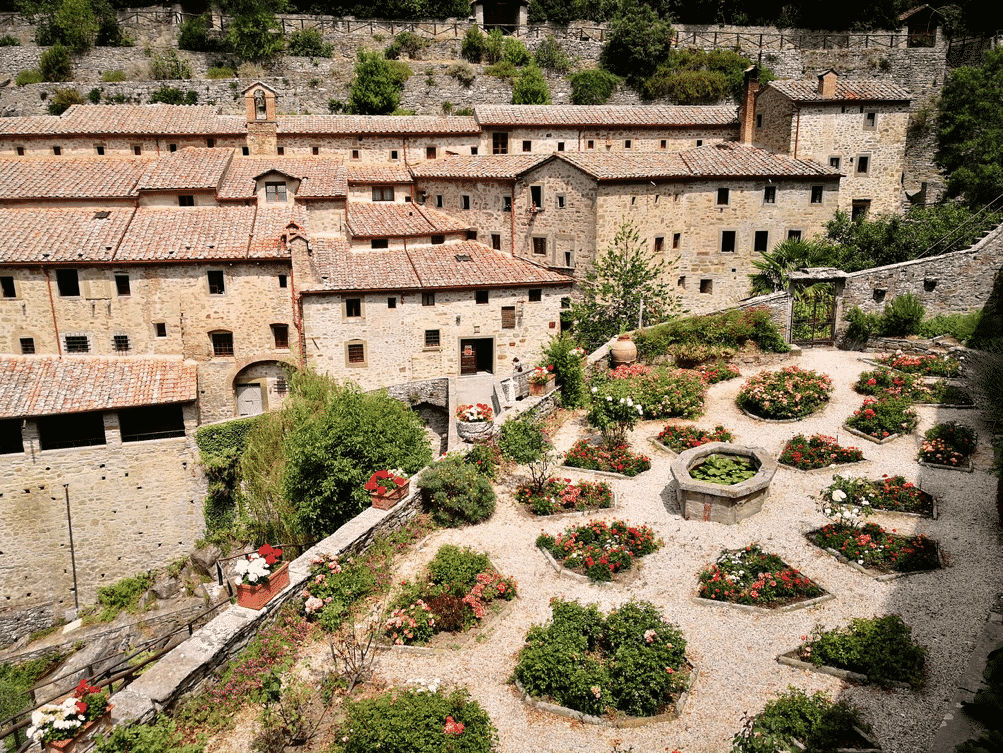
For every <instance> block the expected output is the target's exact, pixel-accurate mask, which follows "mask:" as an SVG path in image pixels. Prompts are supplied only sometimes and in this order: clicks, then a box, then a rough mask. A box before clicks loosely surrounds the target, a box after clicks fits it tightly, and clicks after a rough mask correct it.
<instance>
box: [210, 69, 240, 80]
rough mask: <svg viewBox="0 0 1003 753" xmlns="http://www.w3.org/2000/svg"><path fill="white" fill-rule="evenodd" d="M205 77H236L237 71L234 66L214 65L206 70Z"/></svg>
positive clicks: (215, 78)
mask: <svg viewBox="0 0 1003 753" xmlns="http://www.w3.org/2000/svg"><path fill="white" fill-rule="evenodd" d="M205 77H206V78H208V79H214V80H217V79H221V78H236V77H237V72H236V71H235V70H233V68H227V67H226V66H213V67H212V68H210V69H209V70H207V71H206V73H205Z"/></svg>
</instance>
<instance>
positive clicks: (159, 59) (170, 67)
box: [150, 50, 195, 81]
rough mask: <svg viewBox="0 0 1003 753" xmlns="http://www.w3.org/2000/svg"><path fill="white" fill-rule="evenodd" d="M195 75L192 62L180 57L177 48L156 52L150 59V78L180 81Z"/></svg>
mask: <svg viewBox="0 0 1003 753" xmlns="http://www.w3.org/2000/svg"><path fill="white" fill-rule="evenodd" d="M194 77H195V70H194V68H192V64H191V63H190V62H189V61H188V60H185V59H184V58H182V57H180V56H179V55H178V52H177V50H164V52H163V54H161V53H159V52H158V53H154V55H153V60H151V61H150V78H152V79H153V80H154V81H180V80H183V79H189V78H194Z"/></svg>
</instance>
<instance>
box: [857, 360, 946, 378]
mask: <svg viewBox="0 0 1003 753" xmlns="http://www.w3.org/2000/svg"><path fill="white" fill-rule="evenodd" d="M903 355H910V354H906V353H903ZM931 355H932V354H931ZM951 358H954V356H951ZM955 360H957V359H955ZM860 361H861V362H862V363H866V364H870V365H871V366H875V367H877V368H879V369H888V370H889V371H894V372H896V373H899V374H905V375H906V376H918V377H921V378H923V379H937V380H940V379H947V380H954V381H958V380H960V379H963V378H964V376H963V375H964V373H965V366H964V364H962V366H961V369H960V370H959V371H958V376H953V377H949V376H937V375H936V374H918V373H916V372H915V371H902V369H896V368H895V367H893V366H889V365H888V364H886V363H880V362H878V361H876V360H875V359H873V358H861V359H860Z"/></svg>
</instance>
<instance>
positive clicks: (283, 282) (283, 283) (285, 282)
mask: <svg viewBox="0 0 1003 753" xmlns="http://www.w3.org/2000/svg"><path fill="white" fill-rule="evenodd" d="M279 287H280V288H287V287H289V276H288V275H279Z"/></svg>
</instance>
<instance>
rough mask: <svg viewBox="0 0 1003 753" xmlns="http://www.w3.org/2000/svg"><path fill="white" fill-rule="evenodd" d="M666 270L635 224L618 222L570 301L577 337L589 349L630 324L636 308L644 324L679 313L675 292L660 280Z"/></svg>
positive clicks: (661, 260)
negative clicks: (579, 295) (579, 291)
mask: <svg viewBox="0 0 1003 753" xmlns="http://www.w3.org/2000/svg"><path fill="white" fill-rule="evenodd" d="M668 272H669V266H668V265H667V264H666V263H665V260H664V259H660V258H657V257H656V256H655V253H654V252H653V251H651V250H650V249H649V248H648V246H647V245H646V244H643V243H641V240H640V234H639V233H638V230H637V228H636V227H634V225H633V224H632V223H631V222H630V221H625V222H624V223H623V224H621V225H620V229H619V230H618V231H617V233H616V236H615V237H614V238H613V242H612V243H611V244H610V245H609V246H607V247H606V248H605V249H604V250H603V251H601V252H599V254H598V255H597V256H596V259H595V262H594V263H593V265H592V268H591V269H589V271H588V272H587V273H586V275H585V281H584V282H583V283H582V298H581V300H580V301H578V302H576V303H574V304H572V308H571V313H572V317H573V319H574V322H575V336H576V338H577V340H578V342H579V343H581V344H582V345H583V346H584V347H585V349H586V350H588V351H591V350H594V349H595V348H597V347H598V346H599V345H601V344H602V343H604V342H606V341H607V340H609V339H610V338H611V337H613V336H614V335H616V334H618V333H619V332H624V331H626V330H628V329H633V328H634V327H636V326H637V323H638V315H639V314H643V316H642V321H641V325H642V326H650V325H652V324H658V323H659V322H662V321H665V320H667V319H670V318H671V317H672V316H674V315H675V314H677V313H679V311H680V308H679V299H678V297H677V296H675V295H673V294H672V293H671V292H670V288H669V286H668V284H667V283H665V282H663V279H665V276H666V275H667V274H668ZM642 303H643V311H642Z"/></svg>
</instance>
